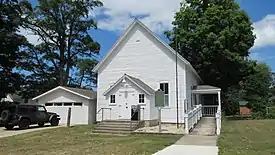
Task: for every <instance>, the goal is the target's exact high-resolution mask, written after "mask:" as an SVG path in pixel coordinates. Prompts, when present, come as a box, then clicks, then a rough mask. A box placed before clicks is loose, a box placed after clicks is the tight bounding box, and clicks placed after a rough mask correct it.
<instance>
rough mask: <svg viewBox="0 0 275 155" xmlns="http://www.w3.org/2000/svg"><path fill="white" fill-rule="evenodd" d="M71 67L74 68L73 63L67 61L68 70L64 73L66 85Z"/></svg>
mask: <svg viewBox="0 0 275 155" xmlns="http://www.w3.org/2000/svg"><path fill="white" fill-rule="evenodd" d="M69 61H70V60H69ZM71 68H72V64H71V63H69V62H68V63H67V68H66V71H65V75H64V81H63V82H64V84H65V85H67V83H68V79H69V75H70V69H71Z"/></svg>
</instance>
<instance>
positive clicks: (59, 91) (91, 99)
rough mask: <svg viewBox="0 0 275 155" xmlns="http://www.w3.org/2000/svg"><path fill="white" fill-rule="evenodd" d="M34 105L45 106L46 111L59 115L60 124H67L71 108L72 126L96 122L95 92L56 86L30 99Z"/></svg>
mask: <svg viewBox="0 0 275 155" xmlns="http://www.w3.org/2000/svg"><path fill="white" fill-rule="evenodd" d="M32 100H33V101H34V103H35V104H40V105H45V106H46V109H47V111H50V112H56V113H58V114H59V115H60V118H61V120H60V123H61V124H64V123H67V116H68V109H69V107H71V123H72V124H92V123H95V121H96V92H95V91H91V90H87V89H79V88H71V87H61V86H58V87H56V88H54V89H52V90H49V91H47V92H45V93H44V94H41V95H39V96H37V97H35V98H33V99H32Z"/></svg>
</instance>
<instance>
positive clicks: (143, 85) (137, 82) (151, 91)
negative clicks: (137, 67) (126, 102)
mask: <svg viewBox="0 0 275 155" xmlns="http://www.w3.org/2000/svg"><path fill="white" fill-rule="evenodd" d="M124 78H127V79H129V80H130V81H131V82H132V83H134V84H135V85H136V86H138V87H140V88H141V89H143V90H144V91H145V92H146V93H148V94H150V95H152V94H154V93H155V90H154V89H152V88H151V87H150V86H148V85H147V84H146V83H144V82H143V81H141V80H140V79H138V78H136V77H133V76H130V75H128V74H124V75H123V76H122V77H121V78H120V79H118V80H117V81H116V82H115V84H114V85H112V86H111V87H110V88H109V89H107V90H106V91H105V92H104V93H103V95H106V94H107V93H108V92H110V91H111V90H112V89H113V88H115V87H116V86H117V85H118V84H119V83H120V82H121V81H123V79H124Z"/></svg>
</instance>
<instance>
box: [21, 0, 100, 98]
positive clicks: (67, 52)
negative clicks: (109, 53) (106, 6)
mask: <svg viewBox="0 0 275 155" xmlns="http://www.w3.org/2000/svg"><path fill="white" fill-rule="evenodd" d="M100 6H102V3H101V2H100V1H98V0H77V1H76V0H39V4H38V5H37V6H36V7H35V8H33V10H28V11H26V12H25V18H24V28H26V29H29V30H31V31H32V32H33V33H34V34H35V35H38V36H39V38H40V41H41V43H40V44H39V45H36V46H32V47H30V48H28V50H29V51H28V52H27V53H26V54H25V55H24V59H23V61H22V62H21V66H22V69H24V70H26V71H28V72H29V73H30V74H29V75H28V76H27V77H26V79H27V80H26V81H27V83H26V89H27V88H28V86H31V87H33V89H35V88H38V87H40V85H42V84H43V85H44V84H47V83H48V85H47V86H45V87H44V88H43V89H48V88H47V87H49V88H52V87H55V86H57V85H61V86H64V85H67V84H68V80H69V79H70V78H71V76H72V69H73V68H74V67H76V66H77V63H78V60H79V59H83V58H87V57H89V58H93V57H94V56H95V55H96V54H98V52H99V50H100V45H99V43H97V42H96V41H94V40H93V38H92V36H91V35H90V34H89V33H88V31H89V30H90V29H96V28H97V26H96V22H95V21H94V19H93V18H92V16H90V13H91V11H92V10H93V9H94V8H95V7H100ZM30 83H32V84H30ZM35 85H37V86H35ZM33 91H34V92H38V91H41V89H37V90H33ZM40 93H41V92H40ZM33 95H34V94H33ZM36 95H37V94H36Z"/></svg>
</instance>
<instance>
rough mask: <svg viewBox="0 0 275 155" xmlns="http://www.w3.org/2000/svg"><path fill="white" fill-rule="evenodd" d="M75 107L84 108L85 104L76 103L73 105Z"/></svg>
mask: <svg viewBox="0 0 275 155" xmlns="http://www.w3.org/2000/svg"><path fill="white" fill-rule="evenodd" d="M75 104H78V105H75ZM73 106H74V107H83V103H82V102H75V103H73Z"/></svg>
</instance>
